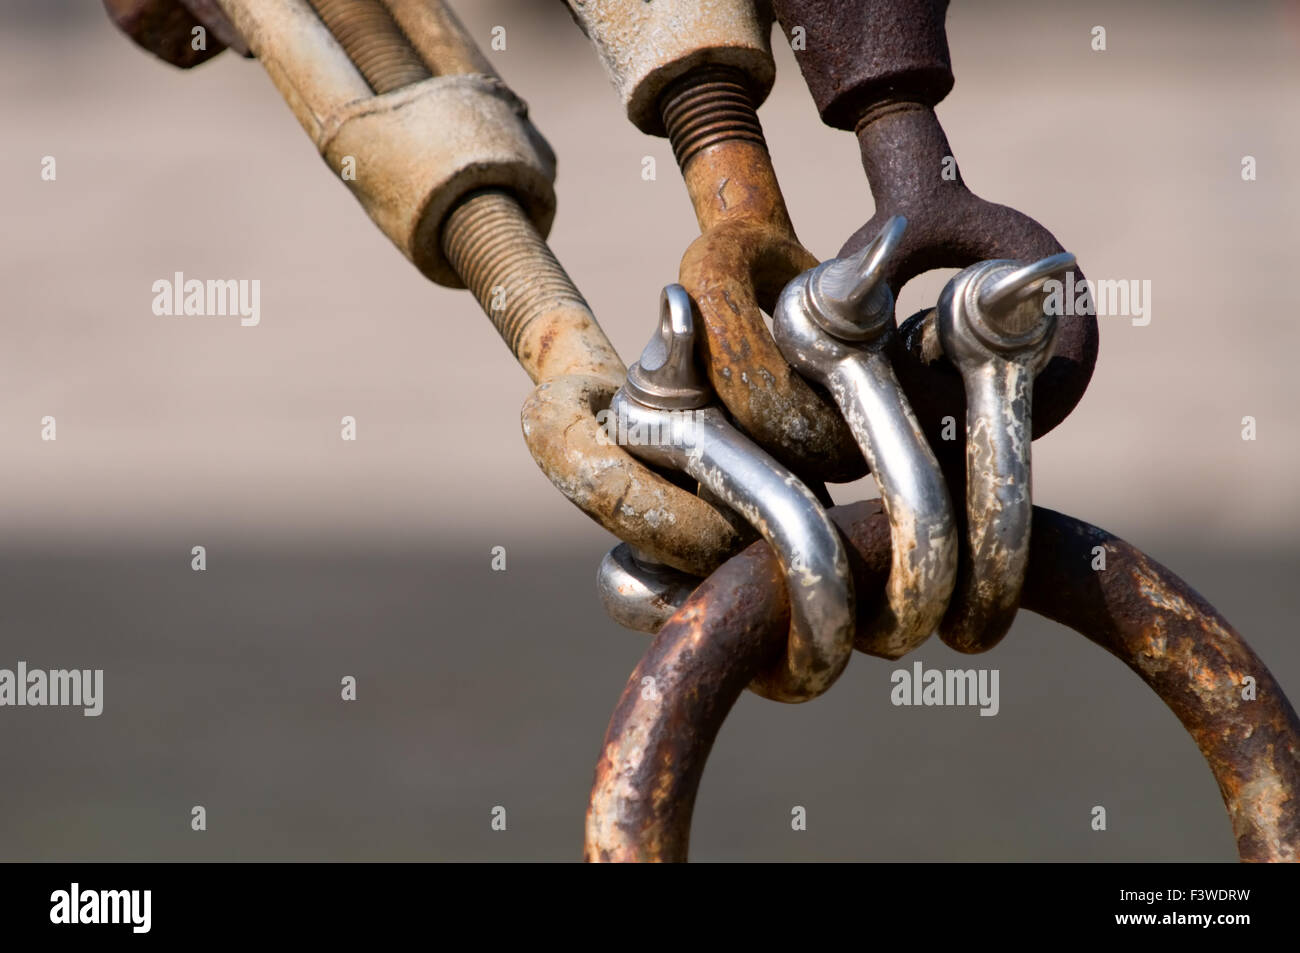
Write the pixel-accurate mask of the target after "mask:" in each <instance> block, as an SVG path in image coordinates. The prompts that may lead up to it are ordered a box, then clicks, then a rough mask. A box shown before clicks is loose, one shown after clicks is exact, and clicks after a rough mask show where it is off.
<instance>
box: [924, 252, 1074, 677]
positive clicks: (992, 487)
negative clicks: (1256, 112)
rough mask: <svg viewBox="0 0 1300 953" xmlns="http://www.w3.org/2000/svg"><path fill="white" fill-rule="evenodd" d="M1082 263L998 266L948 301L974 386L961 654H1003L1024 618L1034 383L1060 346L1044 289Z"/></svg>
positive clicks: (954, 624)
mask: <svg viewBox="0 0 1300 953" xmlns="http://www.w3.org/2000/svg"><path fill="white" fill-rule="evenodd" d="M1073 265H1074V256H1073V255H1071V254H1067V253H1062V254H1059V255H1052V256H1051V257H1048V258H1044V259H1042V260H1040V261H1036V262H1033V263H1031V264H1026V263H1024V262H1020V261H1008V260H1003V259H995V260H991V261H983V262H980V263H979V264H976V265H972V266H971V267H969V268H967V269H966V270H965V271H962V272H960V273H959V274H957V275H956V276H955V277H954V278H953V279H952V280H951V281H949V282H948V284H947V286H945V287H944V289H943V292H942V293H941V294H940V295H939V303H938V305H937V307H936V313H937V315H936V316H937V318H938V321H937V325H938V331H939V341H940V343H941V344H942V346H943V351H944V354H945V355H947V357H948V360H949V361H951V362H952V363H953V365H955V366H956V368H957V369H958V370H959V371H960V372H961V375H962V379H963V380H964V382H965V387H966V523H967V528H966V536H967V541H968V549H969V553H970V559H969V561H968V562H967V563H964V564H963V566H962V569H961V575H960V579H959V584H958V594H957V596H956V598H954V599H953V601H952V605H951V607H950V608H949V611H948V614H947V616H946V617H945V618H944V620H943V623H942V624H941V626H940V628H939V636H940V638H942V639H943V641H944V642H945V643H947V644H948V645H949V646H951V647H952V648H954V649H956V650H957V651H959V652H983V651H986V650H987V649H990V648H992V647H993V646H994V645H996V644H997V643H998V642H999V641H1000V640H1001V639H1002V637H1003V636H1004V635H1006V633H1007V630H1008V629H1009V628H1010V627H1011V622H1012V620H1013V619H1014V618H1015V615H1016V610H1017V609H1018V608H1019V606H1020V590H1021V588H1022V587H1023V586H1024V581H1025V568H1026V566H1027V564H1028V560H1029V528H1030V522H1031V520H1032V516H1033V494H1032V491H1031V482H1030V449H1029V448H1030V442H1031V435H1032V433H1033V429H1032V418H1031V411H1032V408H1033V387H1034V376H1035V375H1036V374H1037V373H1038V372H1039V371H1040V370H1042V369H1043V367H1044V366H1046V364H1047V362H1048V360H1050V359H1051V356H1052V348H1053V346H1054V344H1055V340H1056V328H1057V321H1056V315H1054V314H1048V313H1046V310H1045V307H1044V304H1045V301H1044V297H1045V296H1044V291H1045V289H1044V283H1045V282H1046V281H1048V279H1050V278H1052V277H1053V276H1054V275H1062V274H1064V273H1065V272H1066V271H1067V270H1068V269H1069V268H1070V267H1072V266H1073Z"/></svg>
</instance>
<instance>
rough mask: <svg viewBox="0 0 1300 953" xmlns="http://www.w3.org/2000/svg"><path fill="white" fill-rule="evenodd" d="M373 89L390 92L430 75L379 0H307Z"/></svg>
mask: <svg viewBox="0 0 1300 953" xmlns="http://www.w3.org/2000/svg"><path fill="white" fill-rule="evenodd" d="M309 2H310V3H311V5H312V8H313V9H314V10H315V11H316V15H317V16H319V17H320V18H321V21H322V22H323V23H324V24H325V26H326V27H328V28H329V31H330V33H332V34H333V35H334V39H336V40H338V41H339V45H340V46H342V47H343V49H344V51H345V52H346V53H347V54H348V59H350V60H352V62H353V63H354V64H355V65H356V67H357V69H359V70H360V71H361V75H362V76H364V77H365V78H366V82H367V83H369V84H370V88H371V89H373V90H374V91H375V92H376V93H379V94H381V95H382V94H383V93H391V92H392V91H393V90H395V89H401V88H402V87H403V86H410V85H411V84H412V83H418V82H420V81H421V80H426V79H429V77H431V76H432V75H433V73H431V72H430V71H429V68H428V67H427V66H426V65H425V64H424V61H423V60H421V59H420V57H419V55H418V54H417V53H416V52H415V48H414V47H412V46H411V42H410V40H408V39H407V38H406V34H405V33H403V32H402V29H401V27H399V26H398V25H397V21H395V20H394V19H393V16H392V14H391V13H389V12H388V8H387V7H385V6H384V5H383V4H382V3H380V2H379V0H309Z"/></svg>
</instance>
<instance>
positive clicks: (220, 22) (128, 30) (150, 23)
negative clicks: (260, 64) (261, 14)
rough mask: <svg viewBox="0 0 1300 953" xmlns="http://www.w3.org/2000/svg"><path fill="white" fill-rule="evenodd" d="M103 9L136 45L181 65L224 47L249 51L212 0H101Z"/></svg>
mask: <svg viewBox="0 0 1300 953" xmlns="http://www.w3.org/2000/svg"><path fill="white" fill-rule="evenodd" d="M104 9H105V10H107V11H108V17H109V19H110V20H112V21H113V23H114V24H115V25H116V26H117V28H118V29H119V30H121V31H122V32H123V33H125V34H126V35H127V36H129V37H130V38H131V39H132V40H133V41H135V43H136V44H137V45H138V46H141V47H143V48H144V49H146V50H148V51H149V52H150V53H152V54H154V56H157V57H158V58H159V59H162V60H166V61H167V62H168V63H171V64H172V65H173V66H179V67H180V68H181V69H190V68H191V67H194V66H198V65H199V64H200V63H205V62H207V61H208V60H210V59H212V57H214V56H216V55H217V54H218V53H220V52H221V51H222V50H224V49H226V48H227V47H230V48H231V49H233V50H234V51H235V52H236V53H239V54H240V55H241V56H248V55H249V52H248V46H247V44H245V43H244V41H243V38H242V37H240V35H239V31H238V30H236V29H235V27H234V26H233V25H232V24H231V22H230V21H229V20H228V19H226V15H225V14H224V13H222V12H221V8H220V7H219V6H218V5H217V2H216V0H104Z"/></svg>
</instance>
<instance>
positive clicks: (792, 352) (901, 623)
mask: <svg viewBox="0 0 1300 953" xmlns="http://www.w3.org/2000/svg"><path fill="white" fill-rule="evenodd" d="M906 227H907V220H906V219H904V218H902V217H901V216H895V217H893V218H891V219H889V221H887V222H886V223H885V227H884V228H883V229H882V230H881V232H880V234H878V235H877V236H876V237H875V239H874V240H873V241H872V242H871V243H870V244H869V245H867V246H866V247H864V248H863V249H862V250H861V251H860V252H858V253H857V254H855V255H853V256H852V257H849V258H840V259H832V260H831V261H828V262H825V263H823V264H821V265H818V266H817V267H816V268H814V269H812V270H810V271H806V272H804V273H803V274H802V275H800V276H799V277H797V278H795V279H794V280H793V281H791V282H790V284H789V285H787V286H786V288H785V290H784V291H783V292H782V293H781V297H780V300H779V301H778V302H777V305H776V311H775V313H774V314H773V316H772V325H773V330H774V333H775V336H776V342H777V344H778V345H779V346H780V348H781V353H782V354H784V355H785V357H786V359H787V360H788V361H789V362H790V363H791V364H792V365H793V366H794V367H795V369H797V370H798V371H799V372H800V373H801V374H803V375H804V376H806V377H808V378H810V379H812V380H814V381H816V382H817V383H819V384H821V385H822V386H823V387H825V388H826V389H827V390H828V391H829V392H830V394H831V396H832V397H834V399H835V403H836V404H838V405H839V407H840V410H841V411H843V413H844V417H845V419H846V420H847V421H848V424H849V428H850V429H851V430H852V431H853V435H854V437H856V438H857V441H858V445H859V446H860V447H861V448H862V453H863V455H864V456H865V457H866V459H867V464H868V466H870V468H871V472H872V473H873V474H874V475H875V478H876V483H877V484H878V485H879V487H880V495H881V502H882V504H883V506H884V510H885V513H886V515H887V516H888V517H889V529H890V538H891V540H892V546H891V549H890V560H891V569H890V573H889V581H888V582H887V583H886V584H885V602H884V604H883V605H882V606H881V608H880V611H879V612H877V613H876V615H875V616H874V618H872V620H871V621H870V622H869V623H868V624H866V625H864V626H863V627H861V629H860V631H859V634H858V637H857V647H858V648H859V649H860V650H861V651H863V652H867V653H869V654H871V655H878V656H881V657H883V658H889V659H894V658H899V657H901V656H903V655H905V654H907V653H908V652H909V651H911V650H912V649H914V648H916V647H917V646H918V645H920V644H921V643H922V642H924V641H925V640H926V639H927V638H929V637H930V634H931V633H932V632H933V631H934V629H935V626H936V625H937V624H938V623H939V620H940V619H941V618H942V617H943V614H944V610H945V609H947V607H948V599H949V597H950V596H951V595H952V589H953V583H954V580H955V578H956V574H957V528H956V525H955V523H954V521H953V513H952V504H951V502H950V501H949V497H948V488H947V486H946V485H945V483H944V480H943V475H942V473H941V472H940V470H939V463H938V461H937V460H936V459H935V456H934V452H933V451H932V450H931V449H930V445H929V444H927V443H926V441H925V437H924V435H923V434H922V433H921V426H920V424H918V423H917V421H916V415H915V414H913V413H912V408H911V406H910V405H909V404H908V402H907V398H906V397H905V396H904V395H903V390H902V388H901V387H900V386H899V384H898V379H897V378H896V377H895V376H894V371H893V368H892V367H891V366H890V363H889V357H888V353H887V351H888V347H889V343H890V338H891V337H892V336H893V333H894V295H893V293H892V292H891V291H890V289H889V285H888V284H887V283H886V282H885V281H884V273H885V267H886V265H887V263H888V261H889V258H890V256H891V255H892V254H893V253H894V251H895V250H896V249H897V248H898V245H899V242H900V241H901V240H902V237H903V232H904V230H905V229H906Z"/></svg>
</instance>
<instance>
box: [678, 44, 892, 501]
mask: <svg viewBox="0 0 1300 953" xmlns="http://www.w3.org/2000/svg"><path fill="white" fill-rule="evenodd" d="M750 97H751V94H750V92H749V91H748V88H747V85H746V81H745V77H744V75H743V74H742V73H741V72H740V71H738V70H736V69H734V68H731V67H725V66H707V67H702V68H699V69H696V70H692V71H691V72H690V73H688V74H687V75H686V76H684V77H683V78H682V79H680V80H678V81H677V82H676V83H674V84H673V85H671V86H670V87H669V88H668V89H667V90H666V91H665V93H664V95H663V97H662V99H661V100H660V108H661V110H662V113H663V118H664V125H665V126H666V127H667V130H668V136H669V139H670V141H671V142H672V146H673V152H674V154H675V155H676V156H677V161H678V164H679V165H680V166H681V168H682V176H683V178H684V179H685V181H686V187H687V191H688V192H689V193H690V196H691V202H692V204H693V205H694V206H695V214H696V217H697V219H698V220H699V223H700V232H701V234H700V237H699V238H698V239H696V240H695V241H694V242H693V243H692V244H691V246H690V247H689V248H687V250H686V253H685V255H684V256H683V257H682V264H681V275H680V280H681V283H682V285H683V286H684V287H685V288H686V290H687V291H688V292H689V293H690V295H691V298H692V299H693V301H694V304H695V307H696V309H697V310H698V312H699V317H700V326H701V327H702V328H703V329H704V347H703V350H704V356H705V360H706V363H707V366H708V373H709V380H710V383H712V385H713V387H714V389H715V390H716V391H717V393H718V396H719V398H720V399H721V400H722V402H723V404H725V405H726V407H727V410H728V411H729V412H730V413H731V415H732V417H734V418H735V420H736V422H737V424H739V426H740V427H741V429H743V430H744V431H745V433H747V434H748V435H749V436H750V437H752V438H753V439H754V440H755V442H757V443H758V444H759V445H760V446H762V447H763V449H765V450H767V451H768V452H769V453H770V454H772V456H774V457H775V458H776V459H777V460H778V461H780V462H781V463H782V464H783V465H785V466H786V467H788V468H789V469H791V470H793V471H794V472H795V473H797V474H799V475H800V476H803V477H807V478H817V479H822V480H832V481H836V482H841V481H848V480H853V479H856V478H857V477H860V476H862V475H863V474H864V473H865V472H866V469H867V466H866V461H865V460H864V459H863V457H862V454H861V452H860V451H859V449H858V447H857V444H856V442H855V441H854V439H853V435H852V433H851V432H850V431H849V428H848V426H847V424H845V422H844V420H843V418H842V417H841V416H840V414H839V411H838V410H837V409H836V408H835V405H834V404H833V403H832V402H831V401H830V400H829V399H828V398H827V397H826V396H824V395H823V394H822V393H820V392H818V391H816V390H814V389H813V388H812V387H810V386H809V385H808V383H807V382H806V381H804V380H803V378H802V377H800V376H799V374H798V373H796V372H795V371H794V370H793V369H792V368H791V367H790V365H789V364H788V363H787V362H786V360H785V358H784V357H782V356H781V352H780V350H779V349H778V348H777V346H776V342H775V341H774V340H773V339H772V335H771V333H770V332H769V331H768V329H767V325H766V323H765V322H764V320H763V312H764V311H766V312H767V313H768V314H771V313H772V310H773V309H774V308H775V305H776V299H777V297H778V296H779V294H780V292H781V289H782V288H783V287H784V286H785V285H786V283H788V282H789V281H790V280H791V279H793V278H794V277H796V276H797V275H799V274H801V273H802V272H804V271H807V270H808V269H809V268H812V267H815V266H816V265H817V263H818V262H817V259H816V257H815V256H814V255H813V254H812V253H811V252H809V251H808V250H807V249H806V248H804V247H803V245H801V244H800V243H799V239H798V238H797V237H796V236H795V233H794V226H793V225H792V224H791V222H790V216H789V213H788V212H787V211H786V207H785V199H784V198H783V197H782V195H781V188H780V185H779V184H778V182H777V179H776V172H775V170H774V169H773V168H772V159H771V156H770V155H769V154H768V151H767V144H766V142H765V140H764V138H763V129H762V126H761V125H760V124H759V121H758V115H757V113H756V112H755V110H754V105H753V101H752V99H751V98H750Z"/></svg>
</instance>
